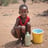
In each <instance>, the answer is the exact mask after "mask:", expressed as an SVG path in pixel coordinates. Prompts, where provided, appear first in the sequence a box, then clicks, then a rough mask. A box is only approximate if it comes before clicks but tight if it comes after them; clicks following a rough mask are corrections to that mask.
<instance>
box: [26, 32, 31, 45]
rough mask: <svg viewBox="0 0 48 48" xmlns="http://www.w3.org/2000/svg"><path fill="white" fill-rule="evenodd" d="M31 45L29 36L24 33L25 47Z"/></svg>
mask: <svg viewBox="0 0 48 48" xmlns="http://www.w3.org/2000/svg"><path fill="white" fill-rule="evenodd" d="M30 45H31V35H30V34H29V32H27V33H26V35H25V46H30Z"/></svg>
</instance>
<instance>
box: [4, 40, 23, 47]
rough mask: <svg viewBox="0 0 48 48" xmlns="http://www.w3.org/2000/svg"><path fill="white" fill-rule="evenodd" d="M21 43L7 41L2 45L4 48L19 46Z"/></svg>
mask: <svg viewBox="0 0 48 48" xmlns="http://www.w3.org/2000/svg"><path fill="white" fill-rule="evenodd" d="M21 47H22V46H21V43H20V42H19V41H18V40H17V41H12V42H8V43H6V44H5V45H4V48H21Z"/></svg>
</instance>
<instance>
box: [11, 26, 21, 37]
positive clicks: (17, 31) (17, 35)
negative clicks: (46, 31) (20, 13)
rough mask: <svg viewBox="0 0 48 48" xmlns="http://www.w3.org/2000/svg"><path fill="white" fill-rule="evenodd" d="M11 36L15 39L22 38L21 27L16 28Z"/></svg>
mask: <svg viewBox="0 0 48 48" xmlns="http://www.w3.org/2000/svg"><path fill="white" fill-rule="evenodd" d="M11 34H12V35H13V36H14V37H15V38H20V27H19V26H18V27H16V28H14V29H13V30H12V31H11Z"/></svg>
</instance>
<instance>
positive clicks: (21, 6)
mask: <svg viewBox="0 0 48 48" xmlns="http://www.w3.org/2000/svg"><path fill="white" fill-rule="evenodd" d="M23 7H25V9H27V10H28V7H27V5H25V4H23V5H20V7H19V10H21V9H22V8H23Z"/></svg>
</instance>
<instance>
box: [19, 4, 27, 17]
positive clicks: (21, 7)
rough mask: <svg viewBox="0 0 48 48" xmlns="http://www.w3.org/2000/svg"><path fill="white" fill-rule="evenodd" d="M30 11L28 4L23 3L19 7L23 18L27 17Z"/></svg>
mask: <svg viewBox="0 0 48 48" xmlns="http://www.w3.org/2000/svg"><path fill="white" fill-rule="evenodd" d="M27 13H28V7H27V6H26V5H21V6H20V7H19V14H20V15H21V16H22V18H24V17H26V16H27Z"/></svg>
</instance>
